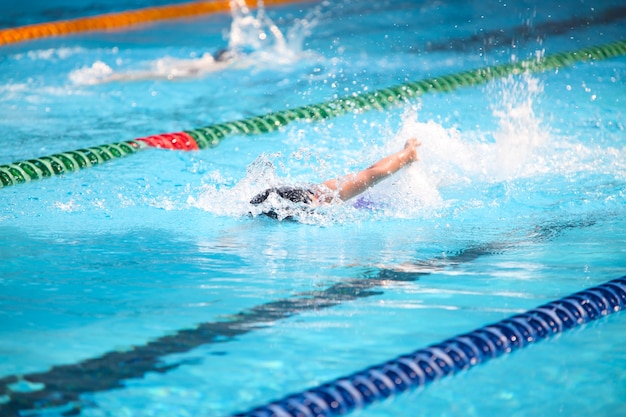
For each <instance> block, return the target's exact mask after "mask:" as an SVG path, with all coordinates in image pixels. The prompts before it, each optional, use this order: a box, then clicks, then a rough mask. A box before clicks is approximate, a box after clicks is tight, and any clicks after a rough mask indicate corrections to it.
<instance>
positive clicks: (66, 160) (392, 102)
mask: <svg viewBox="0 0 626 417" xmlns="http://www.w3.org/2000/svg"><path fill="white" fill-rule="evenodd" d="M624 55H626V40H621V41H618V42H613V43H609V44H605V45H600V46H593V47H589V48H584V49H581V50H578V51H573V52H572V51H570V52H561V53H557V54H553V55H548V56H545V57H540V58H534V59H528V60H524V61H520V62H516V63H510V64H503V65H494V66H489V67H484V68H478V69H474V70H469V71H464V72H460V73H456V74H451V75H443V76H440V77H435V78H429V79H425V80H421V81H416V82H409V83H405V84H401V85H397V86H393V87H388V88H382V89H380V90H376V91H373V92H369V93H361V94H354V95H353V96H351V97H344V98H339V99H336V100H330V101H327V102H325V103H320V104H312V105H308V106H302V107H297V108H294V109H290V110H283V111H278V112H273V113H269V114H265V115H261V116H254V117H250V118H247V119H241V120H236V121H231V122H225V123H220V124H213V125H210V126H206V127H202V128H198V129H193V130H187V131H183V132H177V133H167V134H161V135H155V136H149V137H146V138H141V139H135V140H131V141H127V142H120V143H115V144H111V145H102V146H96V147H93V148H89V149H81V150H78V151H71V152H64V153H61V154H56V155H51V156H47V157H42V158H38V159H31V160H28V161H22V162H15V163H12V164H9V165H0V188H2V187H6V186H9V185H14V184H19V183H23V182H27V181H31V180H35V179H39V178H45V177H49V176H53V175H60V174H63V173H65V172H71V171H76V170H78V169H82V168H86V167H89V166H94V165H98V164H100V163H102V162H105V161H108V160H111V159H115V158H119V157H122V156H126V155H129V154H132V153H135V152H137V151H139V150H142V149H147V148H150V147H157V148H166V149H178V150H195V149H205V148H210V147H214V146H216V145H218V144H219V143H220V142H221V141H222V140H223V139H224V138H226V137H228V136H231V135H236V134H241V135H256V134H261V133H268V132H272V131H275V130H277V129H279V128H281V127H284V126H286V125H288V124H289V123H291V122H294V121H308V122H311V121H317V120H325V119H329V118H332V117H338V116H341V115H345V114H348V113H360V112H364V111H368V110H383V109H386V108H388V107H390V106H397V105H399V104H402V103H405V102H407V101H409V100H412V99H415V98H416V97H419V96H421V95H423V94H426V93H434V92H440V93H443V92H450V91H453V90H455V89H457V88H460V87H469V86H476V85H480V84H484V83H486V82H488V81H491V80H493V79H496V78H500V77H505V76H508V75H517V74H522V73H526V72H531V73H535V72H542V71H549V70H554V69H558V68H562V67H566V66H570V65H573V64H575V63H577V62H586V61H600V60H604V59H609V58H614V57H618V56H624Z"/></svg>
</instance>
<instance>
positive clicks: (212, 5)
mask: <svg viewBox="0 0 626 417" xmlns="http://www.w3.org/2000/svg"><path fill="white" fill-rule="evenodd" d="M245 1H246V5H248V7H256V5H257V3H256V1H255V0H245ZM303 1H306V0H265V1H264V4H265V5H267V6H274V5H280V4H288V3H296V2H303ZM228 11H230V1H229V0H214V1H194V2H189V3H182V4H174V5H169V6H157V7H147V8H144V9H138V10H130V11H125V12H119V13H107V14H103V15H98V16H89V17H81V18H77V19H70V20H60V21H56V22H46V23H37V24H33V25H26V26H20V27H15V28H9V29H0V46H2V45H7V44H11V43H17V42H24V41H28V40H32V39H38V38H44V37H49V36H61V35H67V34H70V33H78V32H87V31H94V30H110V29H117V28H122V27H126V26H131V25H138V24H141V23H149V22H155V21H159V20H169V19H180V18H185V17H191V16H198V15H203V14H211V13H221V12H222V13H223V12H228Z"/></svg>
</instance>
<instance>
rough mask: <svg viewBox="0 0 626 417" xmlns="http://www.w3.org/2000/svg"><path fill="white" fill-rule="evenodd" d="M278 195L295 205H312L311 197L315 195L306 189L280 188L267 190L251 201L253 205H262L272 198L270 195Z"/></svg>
mask: <svg viewBox="0 0 626 417" xmlns="http://www.w3.org/2000/svg"><path fill="white" fill-rule="evenodd" d="M272 193H276V194H277V195H278V196H279V197H281V198H284V199H285V200H289V201H291V202H293V203H305V204H311V202H312V200H311V196H312V195H313V193H311V191H309V190H307V189H306V188H298V187H280V188H268V189H267V190H265V191H263V192H261V193H259V194H257V195H255V196H254V197H253V198H252V200H250V203H251V204H254V205H257V204H261V203H262V202H264V201H265V200H267V198H268V197H269V196H270V194H272Z"/></svg>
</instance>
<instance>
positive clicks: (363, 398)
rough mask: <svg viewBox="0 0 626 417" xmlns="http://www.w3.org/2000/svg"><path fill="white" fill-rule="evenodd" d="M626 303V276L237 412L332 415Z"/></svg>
mask: <svg viewBox="0 0 626 417" xmlns="http://www.w3.org/2000/svg"><path fill="white" fill-rule="evenodd" d="M624 307H626V276H624V277H621V278H618V279H615V280H612V281H609V282H607V283H604V284H602V285H599V286H597V287H593V288H589V289H587V290H584V291H580V292H577V293H575V294H572V295H570V296H568V297H565V298H561V299H559V300H556V301H552V302H550V303H548V304H545V305H542V306H540V307H537V308H535V309H533V310H529V311H527V312H525V313H522V314H518V315H515V316H512V317H509V318H507V319H505V320H502V321H499V322H497V323H493V324H490V325H487V326H485V327H482V328H479V329H477V330H474V331H471V332H469V333H466V334H462V335H460V336H456V337H453V338H451V339H448V340H445V341H443V342H441V343H438V344H435V345H431V346H429V347H426V348H423V349H420V350H417V351H415V352H413V353H409V354H407V355H402V356H399V357H397V358H395V359H392V360H390V361H387V362H385V363H382V364H380V365H374V366H371V367H369V368H367V369H365V370H363V371H359V372H356V373H354V374H352V375H349V376H346V377H341V378H338V379H335V380H333V381H330V382H327V383H325V384H323V385H321V386H318V387H315V388H312V389H309V390H306V391H303V392H300V393H296V394H293V395H289V396H288V397H285V398H283V399H281V400H278V401H274V402H272V403H269V404H266V405H263V406H260V407H257V408H254V409H252V410H250V411H248V412H245V413H241V414H236V415H235V416H234V417H244V416H245V417H331V416H339V415H343V414H347V413H349V412H351V411H353V410H355V409H358V408H363V407H366V406H368V405H370V404H372V403H375V402H379V401H382V400H384V399H386V398H388V397H391V396H393V395H396V394H400V393H402V392H405V391H408V390H411V389H415V388H420V387H424V386H426V385H427V384H429V383H431V382H433V381H436V380H438V379H440V378H443V377H445V376H451V375H454V374H456V373H458V372H460V371H463V370H467V369H470V368H472V367H474V366H476V365H479V364H481V363H484V362H487V361H488V360H489V359H493V358H496V357H498V356H500V355H503V354H507V353H511V352H513V351H514V350H516V349H520V348H523V347H525V346H527V345H529V344H531V343H535V342H538V341H540V340H543V339H545V338H547V337H551V336H554V335H556V334H559V333H561V332H564V331H565V330H569V329H572V328H574V327H577V326H580V325H582V324H585V323H588V322H590V321H593V320H597V319H599V318H601V317H604V316H607V315H609V314H612V313H615V312H618V311H621V310H623V309H624Z"/></svg>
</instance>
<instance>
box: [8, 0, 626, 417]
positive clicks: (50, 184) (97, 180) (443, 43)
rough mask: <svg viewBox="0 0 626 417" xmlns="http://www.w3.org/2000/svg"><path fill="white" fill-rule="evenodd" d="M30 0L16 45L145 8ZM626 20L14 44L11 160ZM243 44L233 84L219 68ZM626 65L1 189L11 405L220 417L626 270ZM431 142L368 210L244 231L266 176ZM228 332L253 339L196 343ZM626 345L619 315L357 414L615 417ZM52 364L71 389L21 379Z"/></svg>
mask: <svg viewBox="0 0 626 417" xmlns="http://www.w3.org/2000/svg"><path fill="white" fill-rule="evenodd" d="M40 3H41V4H40ZM66 3H68V4H66ZM23 4H24V5H23V6H22V5H21V4H20V6H19V7H18V6H16V7H15V9H13V10H14V12H12V13H13V14H8V13H7V14H5V15H4V16H5V18H4V19H5V20H7V22H3V26H5V27H10V26H15V25H17V24H23V23H30V22H33V21H45V20H47V19H46V16H50V15H53V14H54V13H56V15H58V16H59V17H57V18H68V17H71V16H76V15H91V14H97V13H102V12H107V11H118V10H123V9H127V8H133V7H140V6H145V5H146V4H144V3H141V4H140V3H131V2H125V1H121V0H119V1H109V2H106V3H99V4H98V5H93V7H87V6H88V5H83V6H81V8H80V9H76V8H72V7H73V6H72V5H71V4H69V2H61V1H58V2H55V4H52V3H48V2H46V3H44V2H23ZM153 4H156V3H153ZM26 6H29V7H26ZM20 8H23V11H20V10H21V9H20ZM35 8H36V9H37V10H40V12H38V13H33V12H29V11H28V10H32V9H35ZM623 13H624V12H623V10H622V6H621V5H620V2H608V1H606V2H600V4H594V6H593V10H592V7H591V6H590V5H589V4H587V3H585V2H575V3H572V4H568V5H563V4H560V3H559V2H554V1H550V2H544V3H542V4H541V5H537V4H530V3H529V2H523V1H513V2H507V3H506V5H505V3H501V2H496V1H493V2H487V3H485V2H474V3H468V2H454V1H444V2H422V3H415V2H409V1H399V0H397V1H385V2H376V3H374V4H372V2H360V1H342V2H332V3H330V2H329V3H317V2H310V3H301V4H299V5H290V6H284V7H277V8H270V9H268V10H267V11H266V15H263V14H261V15H259V14H258V13H257V12H256V11H254V12H252V13H251V14H246V13H241V14H238V15H236V18H235V19H233V18H232V17H231V16H227V15H215V16H209V17H199V18H195V19H186V20H184V21H175V22H167V23H159V24H154V25H146V26H142V27H137V28H132V29H127V30H119V31H115V32H97V33H89V34H81V35H73V36H66V37H58V38H51V39H42V40H37V41H33V42H28V43H23V44H16V45H9V46H5V47H2V49H0V132H1V135H0V138H1V139H0V140H2V144H3V147H2V148H3V150H2V152H1V153H0V164H6V163H10V162H13V161H17V160H22V159H29V158H33V157H38V156H43V155H49V154H53V153H56V152H62V151H68V150H73V149H79V148H84V147H87V146H92V145H100V144H105V143H112V142H116V141H121V140H129V139H134V138H138V137H144V136H148V135H152V134H158V133H164V132H176V131H181V130H185V129H192V128H196V127H201V126H205V125H209V124H211V123H217V122H224V121H229V120H236V119H241V118H245V117H248V116H252V115H259V114H265V113H267V112H269V111H275V110H282V109H285V108H293V107H297V106H300V105H304V104H310V103H318V102H323V101H326V100H329V99H332V98H336V97H343V96H346V95H349V94H352V93H355V92H356V93H358V92H363V91H372V90H375V89H377V88H382V87H386V86H389V85H396V84H399V83H402V82H405V81H412V80H420V79H423V78H427V77H433V76H437V75H442V74H450V73H455V72H458V71H462V70H466V69H472V68H478V67H483V66H488V65H494V64H502V63H507V62H511V60H514V59H526V58H530V57H533V56H536V55H537V54H546V55H547V54H551V53H555V52H561V51H568V50H576V49H580V48H584V47H587V46H591V45H596V44H602V43H608V42H612V41H616V40H619V39H622V38H623V36H624V32H623V20H624V19H623V18H622V17H621V16H623ZM56 15H55V16H56ZM9 20H10V21H9ZM256 28H258V29H256ZM246 29H248V31H247V30H246ZM250 29H254V30H250ZM257 30H261V31H262V32H263V33H265V34H266V39H265V41H264V42H260V41H259V40H258V39H259V37H258V33H259V32H258V31H257ZM272 30H274V31H273V32H272ZM276 30H278V32H277V31H276ZM229 44H230V46H231V47H234V48H239V49H241V50H242V51H243V52H244V53H242V55H240V56H239V57H238V58H237V59H236V60H235V61H234V62H232V63H230V64H228V65H226V64H220V63H215V62H213V61H212V60H211V59H209V58H208V57H207V55H205V54H206V53H212V52H215V51H217V50H219V49H220V48H222V47H224V46H226V45H229ZM189 68H192V69H193V71H195V73H193V71H191V72H192V73H185V72H184V70H185V69H189ZM625 74H626V59H624V58H617V59H611V60H607V61H601V62H596V63H587V64H577V65H575V66H573V67H570V68H565V69H560V70H559V71H551V72H547V73H542V74H534V75H526V76H518V77H510V78H506V79H502V80H497V81H494V82H492V83H490V84H487V85H481V86H475V87H468V88H464V89H459V90H457V91H454V92H452V93H446V94H431V95H425V96H423V97H422V98H420V100H419V101H416V102H413V103H410V104H408V105H406V106H404V107H400V108H396V109H391V110H389V111H386V112H369V113H362V114H357V115H349V116H344V117H341V118H336V119H331V120H328V121H326V122H322V123H311V124H308V123H295V124H292V125H289V126H288V127H286V128H284V129H283V130H281V131H279V132H275V133H271V134H266V135H262V136H250V137H243V136H235V137H232V138H229V139H227V140H225V141H223V142H222V143H221V144H220V145H219V146H218V147H216V148H213V149H208V150H204V151H199V152H190V153H181V152H171V151H163V150H147V151H144V152H141V153H138V154H136V155H132V156H130V157H128V158H126V159H120V160H117V161H114V162H111V163H108V164H104V165H102V166H99V167H97V168H92V169H89V170H84V171H81V172H78V173H72V174H67V175H64V176H61V177H57V178H51V179H47V180H44V181H36V182H32V183H28V184H22V185H18V186H14V187H7V188H3V189H1V190H0V191H1V194H2V200H1V201H2V202H3V204H2V207H1V208H0V258H1V260H2V263H1V265H2V266H1V267H0V268H1V269H0V271H1V274H0V288H1V290H0V314H1V317H0V382H1V383H2V385H0V388H1V390H0V407H5V408H4V409H5V410H9V407H13V404H15V402H14V401H13V402H12V398H16V397H17V394H16V393H19V392H23V393H24V396H25V398H28V399H29V400H28V401H27V402H26V404H27V405H25V406H23V407H20V409H21V411H23V412H24V413H25V414H28V413H26V412H25V410H27V409H37V408H38V407H43V406H42V405H41V403H39V402H37V401H35V400H33V398H36V395H37V393H44V394H45V395H46V396H47V400H48V401H49V402H48V405H50V407H52V408H51V409H47V410H46V411H48V412H49V413H50V414H51V415H56V414H58V415H60V414H61V413H62V412H64V411H68V410H70V409H76V410H79V411H78V412H79V413H80V414H81V415H85V416H119V415H129V416H149V415H150V416H152V415H163V416H165V415H167V416H171V415H177V416H184V415H211V416H213V415H215V416H222V415H224V416H225V415H228V414H230V413H235V412H241V411H245V410H246V409H249V408H251V407H254V406H258V405H262V404H264V403H266V402H268V401H271V400H275V399H277V398H280V397H283V396H285V395H287V394H290V393H293V392H296V391H298V390H302V389H306V388H310V387H313V386H316V385H318V384H321V383H323V382H325V381H328V380H331V379H334V378H338V377H340V376H342V375H347V374H350V373H352V372H355V371H357V370H360V369H363V368H365V367H367V366H370V365H373V364H377V363H380V362H382V361H385V360H387V359H390V358H392V357H395V356H397V355H399V354H403V353H407V352H411V351H413V350H415V349H417V348H421V347H424V346H427V345H429V344H431V343H436V342H439V341H441V340H444V339H446V338H449V337H451V336H454V335H457V334H459V333H463V332H467V331H470V330H473V329H475V328H478V327H480V326H483V325H485V324H488V323H491V322H494V321H497V320H501V319H503V318H506V317H508V316H510V315H512V314H515V313H518V312H522V311H525V310H527V309H530V308H534V307H536V306H538V305H540V304H542V303H544V302H547V301H550V300H553V299H556V298H559V297H563V296H566V295H568V294H570V293H573V292H575V291H578V290H581V289H584V288H587V287H590V286H593V285H596V284H599V283H602V282H605V281H607V280H610V279H612V278H616V277H619V276H622V275H624V271H625V270H626V268H625V267H626V260H625V259H626V257H625V256H624V252H625V249H624V248H625V241H626V232H625V231H626V227H625V226H626V224H625V221H624V217H625V216H624V214H625V205H624V203H625V184H626V175H625V174H626V170H625V163H624V160H625V158H624V157H625V156H626V148H625V145H624V130H625V126H626V118H625V116H624V110H623V109H624V98H623V97H624V93H625V92H626V86H625ZM168 76H169V79H168ZM412 136H416V137H418V138H420V140H421V141H422V143H423V144H422V147H421V149H420V162H418V163H417V164H414V165H412V166H411V167H409V168H407V169H405V170H404V171H402V172H401V173H399V174H398V175H397V176H394V177H393V178H392V179H391V180H389V181H387V182H384V183H381V184H379V185H378V186H377V187H375V188H374V189H373V190H371V191H370V192H368V194H367V197H368V198H369V199H370V200H372V201H373V202H374V203H375V206H376V208H375V209H374V210H358V209H356V208H353V207H352V206H351V205H349V204H346V205H343V206H336V207H331V208H327V209H325V210H321V211H320V212H318V213H315V214H314V215H311V216H306V217H304V218H302V219H301V221H300V222H276V221H273V220H270V219H266V218H262V217H250V216H248V211H249V210H250V207H249V204H248V203H247V202H248V200H249V199H250V198H251V196H253V195H254V194H255V193H256V192H257V191H259V190H260V189H262V188H264V186H265V185H266V184H269V183H276V182H288V183H294V182H296V183H297V182H315V181H322V180H325V179H327V178H331V177H334V176H338V175H342V174H344V173H346V172H348V171H350V170H356V169H360V168H363V167H365V166H367V165H369V164H370V163H372V162H373V161H374V160H376V159H377V158H379V157H380V156H381V155H383V154H385V153H388V152H391V151H394V150H396V149H399V148H400V147H401V146H402V145H403V143H404V141H405V140H406V139H408V138H409V137H412ZM338 285H343V287H341V288H343V292H342V291H339V290H338V289H337V288H339V287H337V286H338ZM346 288H347V289H346ZM357 289H360V290H361V292H360V293H359V292H357ZM353 292H354V293H356V294H357V296H355V297H353V298H350V297H346V296H345V294H346V293H349V294H352V293H353ZM307 297H308V299H313V300H318V301H319V300H323V301H324V302H325V303H328V305H327V304H321V305H318V306H317V307H314V306H311V305H310V303H309V304H307V303H306V302H304V301H303V302H302V303H301V304H297V303H295V301H296V300H306V299H307ZM316 297H317V298H316ZM259 311H262V314H260V313H259V314H258V315H257V316H255V315H254V314H253V313H254V312H259ZM242 312H247V313H248V314H247V316H241V315H240V313H242ZM271 313H272V314H271ZM216 323H218V324H219V323H240V328H239V333H236V334H232V335H231V336H230V337H229V336H224V335H222V336H218V337H216V338H211V337H210V334H209V332H204V333H203V332H202V329H206V328H211V329H215V328H216V327H218V325H217V324H216ZM198 326H199V327H198ZM203 326H204V327H203ZM194 329H195V330H194ZM231 330H232V329H231ZM625 331H626V319H625V318H624V317H623V316H622V315H621V314H617V315H614V316H613V317H609V318H607V319H603V320H600V321H598V322H596V323H593V324H591V325H587V326H584V327H582V328H579V329H576V330H574V331H572V332H570V333H566V334H563V335H561V336H559V337H557V338H555V339H552V340H549V341H546V342H542V343H540V344H538V345H536V346H532V347H530V348H528V349H525V350H523V351H520V352H516V353H514V354H512V355H509V356H506V357H502V358H499V359H497V360H494V361H491V362H489V363H487V364H485V365H483V366H480V367H477V368H476V369H473V370H471V371H469V372H465V373H461V374H459V375H457V376H455V377H452V378H447V379H445V380H442V381H438V382H436V383H435V384H433V385H431V386H429V387H427V388H426V389H425V390H423V391H421V392H415V393H410V394H407V395H402V396H398V397H396V398H394V399H392V400H389V401H385V402H384V403H382V404H377V405H375V406H373V407H370V408H368V409H366V410H362V411H358V412H356V413H355V414H357V415H363V416H375V415H381V416H388V415H394V416H403V415H411V416H414V415H440V416H466V415H477V416H478V415H483V416H484V415H496V414H504V415H511V416H543V415H546V416H548V415H549V416H552V415H559V414H560V415H573V414H591V413H595V414H599V415H603V416H619V415H624V414H625V413H626V402H625V401H624V398H626V395H625V394H626V380H625V379H624V375H623V369H624V368H625V367H626V356H625V355H624V351H623V349H621V343H622V339H623V336H622V335H623V334H625V333H624V332H625ZM173 336H176V337H173ZM168 337H172V338H171V339H168ZM156 342H158V343H160V344H158V346H157V343H156ZM170 342H171V343H170ZM150 343H153V344H152V345H150ZM146 346H157V348H155V349H154V350H150V351H149V352H148V349H147V348H146ZM133 349H134V350H133ZM133 352H136V354H134V353H133ZM116 355H118V356H116ZM140 358H143V360H144V361H145V363H146V366H145V368H141V367H139V366H138V365H137V363H140V362H141V360H140ZM125 361H128V362H125ZM88 365H91V366H93V367H90V366H88ZM55 367H56V368H55ZM81 368H82V369H81ZM139 368H141V371H136V370H137V369H139ZM76 369H78V371H76ZM85 369H90V371H89V372H87V371H85ZM133 372H135V373H133ZM40 373H41V374H42V375H43V378H46V375H49V378H50V379H51V380H52V382H56V383H59V384H60V387H54V384H53V383H52V382H50V381H49V380H46V384H47V386H45V387H44V386H42V385H41V384H29V383H27V382H25V381H22V382H15V380H14V378H15V377H16V376H19V375H24V379H26V381H28V378H29V375H33V374H40ZM90 375H91V376H92V377H90ZM35 379H36V378H34V377H32V376H31V380H35ZM7 384H9V385H10V389H9V390H8V391H7V390H5V387H6V386H7ZM72 385H75V386H77V387H78V388H77V389H76V390H75V391H72V389H71V388H70V387H71V386H72ZM74 392H75V393H76V395H74V394H73V393H74ZM54 407H56V408H54ZM0 410H2V408H0ZM3 412H4V411H3ZM40 412H41V409H40V410H39V411H36V412H35V413H34V414H35V415H36V414H37V413H40ZM7 413H8V411H7ZM46 415H48V414H46Z"/></svg>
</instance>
